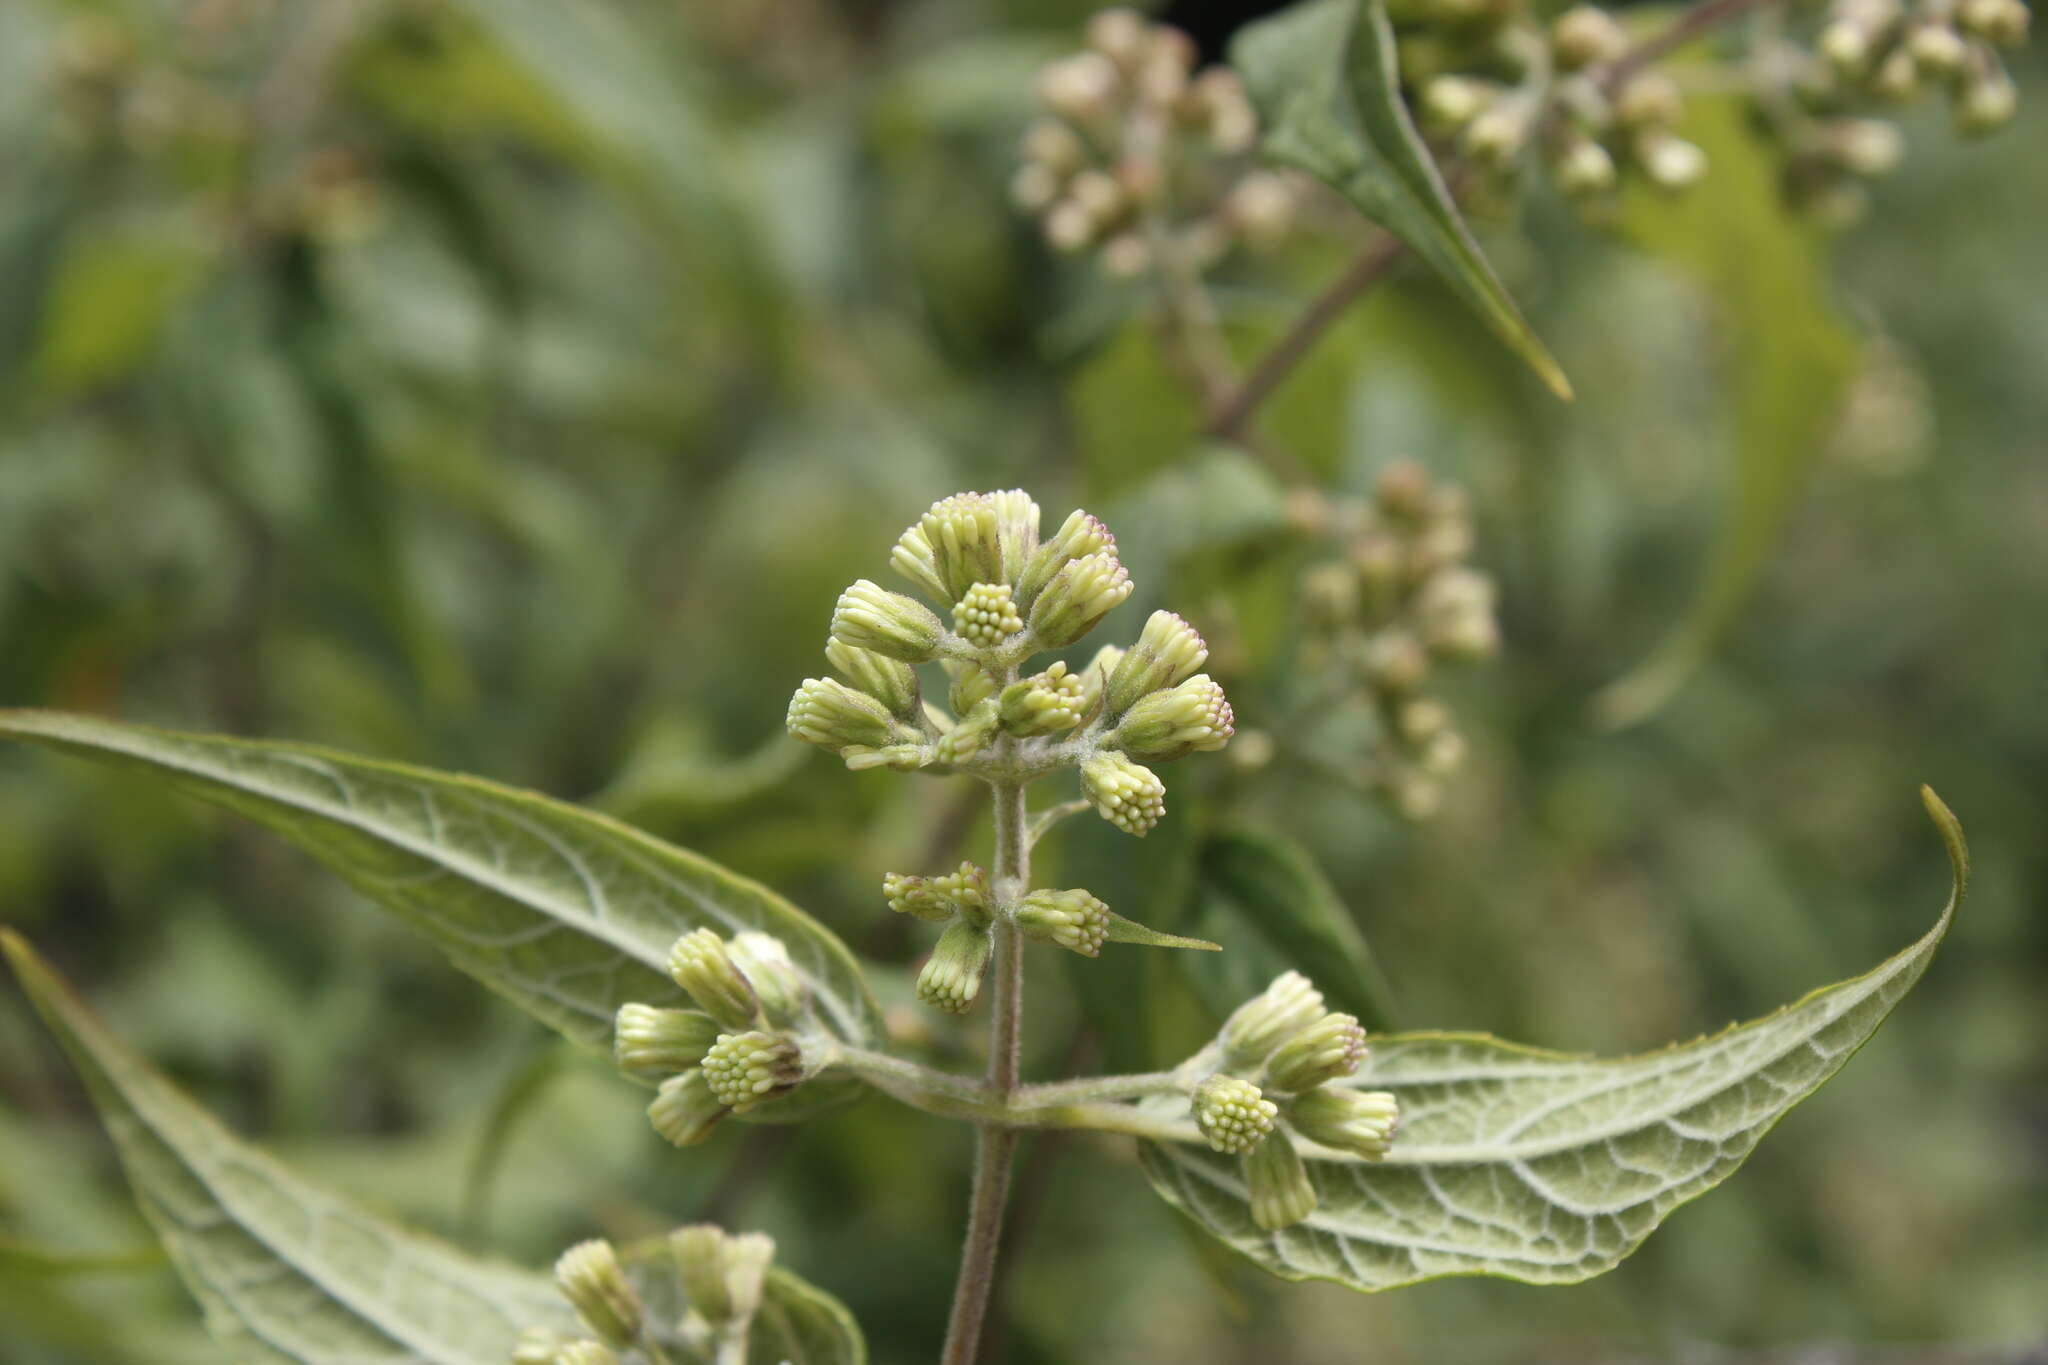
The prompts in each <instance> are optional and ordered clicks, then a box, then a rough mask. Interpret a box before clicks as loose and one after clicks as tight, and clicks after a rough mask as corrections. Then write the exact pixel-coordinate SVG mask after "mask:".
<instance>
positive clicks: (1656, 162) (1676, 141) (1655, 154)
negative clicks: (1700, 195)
mask: <svg viewBox="0 0 2048 1365" xmlns="http://www.w3.org/2000/svg"><path fill="white" fill-rule="evenodd" d="M1635 153H1636V160H1638V161H1640V162H1641V163H1642V165H1643V173H1644V174H1645V175H1647V176H1649V177H1650V180H1651V182H1652V183H1653V184H1655V185H1656V186H1657V188H1659V189H1663V190H1682V189H1686V188H1689V187H1690V186H1692V185H1695V184H1697V183H1699V179H1700V177H1701V176H1703V175H1705V174H1706V173H1707V154H1706V153H1705V152H1703V151H1701V150H1700V149H1699V148H1698V147H1696V146H1694V145H1693V144H1692V143H1690V142H1687V141H1686V140H1685V139H1684V138H1682V137H1674V136H1672V135H1671V134H1669V133H1664V132H1649V133H1644V134H1643V135H1642V136H1640V137H1638V138H1637V139H1636V146H1635Z"/></svg>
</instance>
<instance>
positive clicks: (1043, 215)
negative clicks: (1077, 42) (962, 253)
mask: <svg viewBox="0 0 2048 1365" xmlns="http://www.w3.org/2000/svg"><path fill="white" fill-rule="evenodd" d="M1195 61H1196V51H1195V45H1194V42H1193V40H1191V39H1190V38H1189V37H1188V36H1187V35H1186V34H1185V33H1183V32H1181V31H1180V30H1179V29H1176V28H1171V27H1168V26H1166V25H1164V24H1155V23H1153V22H1151V21H1150V20H1148V19H1146V18H1145V17H1144V16H1143V15H1141V14H1139V13H1138V12H1137V11H1136V10H1131V9H1123V8H1114V9H1106V10H1101V11H1098V12H1097V13H1096V15H1095V16H1094V18H1093V19H1092V20H1091V21H1090V22H1089V25H1088V46H1087V47H1086V48H1085V49H1084V50H1082V51H1080V52H1077V53H1074V54H1072V55H1070V56H1066V57H1062V58H1060V59H1058V60H1057V61H1054V62H1051V63H1049V64H1047V65H1046V66H1045V67H1043V68H1042V69H1041V70H1040V71H1039V75H1038V98H1039V103H1040V104H1041V105H1042V106H1043V107H1044V110H1045V113H1044V115H1043V116H1042V117H1041V118H1040V119H1039V120H1038V121H1037V122H1035V123H1033V124H1032V125H1031V126H1030V128H1029V129H1027V130H1026V132H1025V134H1024V138H1023V144H1022V147H1021V164H1020V165H1019V166H1018V168H1017V172H1016V174H1015V176H1014V177H1013V178H1012V179H1011V182H1010V195H1011V198H1012V199H1013V200H1014V201H1015V202H1016V204H1017V206H1018V207H1019V208H1021V209H1023V210H1024V211H1025V212H1027V213H1030V214H1033V215H1035V216H1037V218H1038V219H1039V221H1040V223H1041V225H1042V226H1043V228H1044V231H1045V235H1046V238H1047V240H1048V241H1050V242H1051V243H1052V245H1053V246H1054V247H1056V248H1057V249H1059V250H1061V251H1065V252H1082V251H1094V252H1095V253H1096V259H1097V262H1098V264H1099V265H1100V266H1101V268H1102V269H1103V270H1104V271H1105V272H1106V273H1108V274H1110V275H1115V276H1121V277H1132V276H1137V275H1142V274H1144V273H1146V272H1148V271H1150V270H1151V269H1153V268H1154V266H1155V265H1157V264H1158V261H1157V260H1156V253H1158V252H1161V251H1172V252H1175V253H1178V254H1179V255H1180V256H1181V257H1182V258H1183V259H1184V260H1185V261H1186V262H1187V263H1188V264H1189V265H1191V266H1193V267H1194V268H1196V269H1200V268H1203V267H1206V266H1208V265H1211V264H1214V263H1215V262H1216V261H1218V260H1220V259H1221V258H1222V257H1223V256H1224V255H1225V254H1226V253H1227V252H1228V251H1229V250H1230V249H1231V247H1232V246H1233V245H1236V244H1239V243H1243V244H1247V245H1250V246H1253V247H1266V246H1270V245H1273V244H1275V243H1277V242H1279V241H1280V240H1282V239H1283V238H1285V237H1286V235H1287V234H1288V232H1289V231H1290V230H1291V229H1292V227H1293V224H1294V221H1295V218H1296V216H1297V213H1298V208H1299V200H1300V197H1301V193H1302V192H1301V190H1300V189H1299V188H1297V183H1296V182H1295V181H1294V180H1292V179H1291V178H1288V177H1285V176H1281V175H1277V174H1274V173H1273V172H1270V171H1263V170H1257V169H1253V168H1252V166H1251V164H1250V153H1251V151H1252V148H1253V145H1254V144H1255V143H1256V142H1257V141H1258V132H1259V127H1258V116H1257V115H1256V114H1255V113H1254V112H1253V111H1252V106H1251V101H1250V100H1249V99H1248V98H1246V96H1245V92H1244V86H1243V84H1242V83H1241V82H1240V81H1239V80H1238V78H1237V74H1236V73H1235V72H1233V71H1231V70H1230V69H1229V68H1228V67H1220V66H1217V67H1209V68H1207V69H1205V70H1203V71H1200V72H1197V71H1195V69H1194V67H1195Z"/></svg>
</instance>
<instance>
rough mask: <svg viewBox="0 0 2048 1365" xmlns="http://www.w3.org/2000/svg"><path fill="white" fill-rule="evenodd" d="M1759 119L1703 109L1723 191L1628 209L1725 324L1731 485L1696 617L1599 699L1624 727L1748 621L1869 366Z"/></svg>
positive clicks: (1722, 341) (1694, 123)
mask: <svg viewBox="0 0 2048 1365" xmlns="http://www.w3.org/2000/svg"><path fill="white" fill-rule="evenodd" d="M1745 117H1746V115H1745V113H1744V110H1743V109H1742V108H1741V106H1740V105H1739V104H1738V103H1737V102H1736V101H1733V100H1697V101H1693V102H1691V103H1689V104H1688V118H1687V123H1686V127H1685V132H1686V134H1687V136H1689V137H1690V138H1692V139H1693V140H1694V141H1696V142H1697V143H1699V145H1700V146H1702V147H1704V148H1705V149H1706V151H1707V155H1708V157H1709V159H1710V160H1711V161H1712V162H1713V166H1714V183H1713V186H1712V189H1711V192H1709V193H1706V194H1688V195H1681V196H1677V197H1673V196H1670V195H1664V194H1657V193H1654V192H1649V191H1645V190H1643V189H1642V187H1640V186H1637V187H1636V190H1635V192H1633V193H1631V194H1630V196H1629V197H1628V199H1627V201H1626V204H1625V213H1624V219H1623V227H1624V230H1625V231H1626V232H1627V234H1628V236H1629V237H1630V238H1631V239H1632V240H1633V241H1635V242H1636V243H1637V244H1639V245H1640V246H1642V247H1643V248H1645V249H1646V250H1648V251H1650V252H1652V253H1653V254H1655V255H1657V256H1658V257H1660V258H1662V259H1664V260H1668V261H1670V262H1673V263H1674V264H1676V265H1678V266H1679V267H1680V268H1681V269H1683V270H1685V271H1687V272H1688V273H1690V274H1691V275H1692V276H1693V277H1694V278H1695V280H1696V281H1697V283H1698V284H1699V285H1700V286H1701V288H1702V290H1703V292H1704V295H1705V297H1706V298H1707V299H1708V300H1709V301H1710V303H1711V305H1712V307H1713V308H1714V310H1715V312H1716V313H1717V315H1718V316H1717V322H1718V323H1719V329H1718V330H1719V332H1720V336H1719V339H1718V340H1719V345H1718V350H1719V352H1720V360H1721V368H1722V369H1723V370H1724V371H1725V372H1726V374H1727V376H1728V378H1727V404H1726V408H1727V412H1728V426H1727V431H1726V439H1727V442H1728V483H1729V487H1728V491H1727V494H1726V504H1727V505H1726V507H1725V509H1724V511H1723V512H1722V517H1721V525H1720V530H1719V533H1718V535H1717V537H1716V540H1715V543H1714V549H1713V554H1712V558H1711V560H1710V562H1709V563H1708V565H1707V568H1706V572H1705V574H1704V575H1703V577H1702V579H1701V583H1700V587H1699V589H1698V591H1697V593H1696V595H1695V596H1694V598H1693V602H1692V605H1691V607H1690V608H1689V609H1688V610H1687V611H1686V612H1685V614H1684V615H1683V616H1681V617H1680V618H1679V620H1678V623H1677V624H1676V625H1675V626H1673V627H1672V629H1671V632H1670V633H1669V634H1668V635H1667V636H1665V638H1664V639H1663V641H1662V642H1660V643H1659V645H1658V646H1657V648H1656V649H1655V650H1654V651H1653V652H1652V653H1651V654H1650V656H1649V657H1648V658H1647V659H1645V660H1644V661H1643V662H1642V663H1640V664H1638V665H1637V666H1636V667H1635V668H1634V669H1632V670H1630V671H1629V673H1628V674H1627V675H1625V676H1624V677H1622V678H1620V679H1618V680H1617V681H1615V682H1613V683H1611V684H1609V685H1608V686H1607V687H1606V688H1604V689H1603V690H1602V691H1601V692H1600V694H1599V696H1598V697H1597V698H1595V701H1594V709H1595V711H1596V713H1597V714H1598V715H1599V717H1600V718H1601V720H1603V721H1604V722H1606V723H1607V724H1609V725H1612V726H1617V727H1618V726H1624V725H1630V724H1634V723H1635V722H1637V721H1640V720H1643V719H1646V718H1647V717H1648V716H1650V715H1651V714H1652V713H1653V712H1655V711H1656V710H1658V709H1659V708H1660V707H1661V706H1663V704H1664V703H1665V702H1666V701H1668V700H1669V699H1670V698H1671V696H1672V694H1673V693H1675V692H1676V691H1677V690H1678V689H1679V687H1680V686H1681V685H1683V684H1684V682H1685V681H1686V679H1687V678H1689V677H1690V676H1691V675H1692V673H1693V671H1694V670H1695V669H1696V668H1698V667H1699V665H1700V664H1701V663H1702V662H1703V661H1704V660H1705V658H1706V656H1707V654H1708V651H1709V650H1711V649H1712V648H1713V645H1714V642H1715V641H1716V640H1717V639H1719V638H1720V635H1721V632H1722V631H1723V630H1725V629H1726V628H1727V626H1728V625H1729V623H1730V622H1731V621H1732V620H1733V619H1734V618H1735V615H1736V613H1737V612H1739V611H1740V610H1741V608H1742V604H1743V603H1744V602H1745V601H1746V600H1747V599H1748V597H1749V594H1750V590H1751V589H1752V588H1753V587H1754V586H1755V585H1756V581H1757V579H1758V577H1759V576H1760V575H1761V574H1762V573H1763V571H1764V568H1765V566H1766V565H1768V564H1769V562H1770V558H1771V552H1772V550H1773V549H1774V548H1775V547H1776V545H1777V540H1778V533H1779V531H1780V529H1781V528H1782V527H1783V526H1784V523H1785V518H1786V517H1787V515H1789V513H1790V512H1791V509H1792V504H1793V501H1794V499H1795V498H1796V497H1797V496H1798V493H1799V491H1800V489H1801V488H1803V487H1804V486H1805V482H1806V479H1805V475H1806V471H1807V469H1808V468H1809V467H1810V466H1811V465H1812V463H1813V460H1814V457H1815V456H1816V455H1818V454H1819V452H1820V451H1821V449H1822V448H1823V445H1824V444H1825V441H1826V437H1827V434H1828V430H1829V427H1830V424H1831V423H1832V421H1833V420H1834V418H1835V417H1836V415H1837V413H1838V411H1839V405H1840V403H1841V400H1842V397H1843V394H1844V392H1845V390H1846V388H1847V386H1848V383H1849V380H1850V378H1851V376H1852V375H1853V374H1854V372H1855V368H1856V352H1857V346H1856V338H1855V337H1854V335H1853V334H1852V333H1851V332H1850V331H1849V330H1848V329H1847V328H1846V327H1845V326H1844V325H1843V322H1842V317H1841V313H1840V312H1839V311H1838V310H1837V309H1836V308H1835V306H1834V304H1833V302H1832V300H1830V298H1829V297H1828V286H1827V278H1828V269H1827V259H1826V251H1825V238H1824V236H1823V233H1822V229H1820V228H1818V227H1816V226H1815V225H1814V224H1813V223H1812V222H1810V221H1807V220H1804V219H1801V218H1799V217H1798V216H1797V215H1795V214H1794V212H1793V211H1792V210H1791V209H1789V208H1787V207H1786V206H1785V202H1784V196H1783V195H1782V193H1781V192H1780V190H1779V185H1778V170H1777V165H1776V162H1775V161H1774V159H1773V157H1772V155H1771V153H1770V152H1769V151H1768V150H1767V149H1766V148H1765V147H1764V146H1763V145H1762V144H1761V143H1760V142H1759V140H1758V139H1757V138H1756V136H1755V135H1754V134H1752V133H1751V132H1749V131H1748V130H1747V129H1746V127H1745V126H1744V119H1745Z"/></svg>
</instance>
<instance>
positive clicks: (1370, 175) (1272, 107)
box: [1231, 0, 1571, 398]
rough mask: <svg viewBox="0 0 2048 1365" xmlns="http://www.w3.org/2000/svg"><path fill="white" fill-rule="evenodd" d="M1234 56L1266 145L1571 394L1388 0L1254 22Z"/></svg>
mask: <svg viewBox="0 0 2048 1365" xmlns="http://www.w3.org/2000/svg"><path fill="white" fill-rule="evenodd" d="M1231 58H1232V61H1233V63H1234V64H1235V65H1236V66H1237V68H1238V70H1239V71H1240V72H1241V73H1242V74H1243V76H1244V80H1245V86H1246V89H1247V90H1248V92H1249V93H1250V94H1251V97H1252V100H1253V102H1254V103H1255V104H1256V105H1257V106H1258V110H1259V117H1260V119H1261V121H1262V122H1263V123H1264V125H1265V127H1266V129H1267V132H1266V140H1265V143H1264V146H1263V150H1264V154H1265V156H1266V157H1267V158H1268V159H1269V160H1271V161H1274V162H1277V163H1279V164H1281V165H1284V166H1290V167H1292V168H1294V169H1296V170H1299V171H1303V172H1306V173H1307V174H1309V175H1312V176H1314V177H1315V178H1316V179H1318V180H1321V181H1323V182H1324V183H1325V184H1327V185H1329V186H1330V187H1331V188H1332V189H1335V190H1336V191H1337V192H1338V193H1340V194H1342V195H1343V196H1344V197H1345V198H1347V199H1349V200H1350V201H1351V202H1352V203H1353V204H1354V205H1356V206H1357V208H1358V209H1359V211H1360V212H1362V213H1364V214H1365V215H1366V217H1368V218H1370V219H1372V220H1373V221H1374V222H1376V223H1378V224H1379V225H1380V226H1381V227H1384V228H1385V229H1386V230H1387V231H1389V232H1391V233H1393V234H1394V235H1395V236H1396V237H1399V238H1400V239H1401V240H1402V241H1403V242H1405V243H1406V244H1407V245H1408V247H1409V248H1410V249H1411V250H1413V251H1414V252H1415V254H1416V255H1417V256H1418V257H1420V258H1421V259H1422V260H1423V261H1424V262H1425V263H1427V264H1428V266H1429V267H1430V269H1431V270H1433V271H1435V272H1436V274H1437V275H1438V276H1439V277H1440V278H1441V279H1442V280H1443V281H1444V283H1445V284H1446V285H1447V286H1448V287H1449V288H1450V289H1451V290H1452V292H1454V293H1455V294H1457V296H1458V297H1459V298H1460V299H1461V300H1462V301H1463V302H1464V303H1465V304H1466V305H1467V306H1469V307H1470V308H1471V309H1472V310H1473V311H1474V312H1476V313H1478V314H1479V316H1480V317H1481V318H1482V319H1483V320H1484V321H1485V322H1486V324H1487V326H1488V327H1490V328H1492V329H1493V331H1494V333H1495V335H1497V336H1498V337H1500V339H1501V340H1502V341H1503V342H1505V343H1506V344H1507V346H1508V347H1509V348H1510V349H1511V350H1513V351H1514V352H1515V353H1516V354H1517V355H1519V356H1521V357H1522V359H1523V360H1525V361H1526V362H1528V364H1529V367H1530V368H1531V369H1533V370H1534V371H1535V372H1536V374H1537V375H1538V377H1540V378H1541V379H1542V380H1543V382H1544V383H1545V384H1547V385H1548V386H1549V387H1550V389H1551V390H1552V391H1553V392H1554V393H1556V394H1557V395H1558V396H1559V397H1561V398H1570V397H1571V384H1570V382H1569V381H1568V380H1567V379H1566V378H1565V375H1564V371H1563V369H1562V368H1560V367H1559V365H1558V363H1557V361H1556V359H1555V358H1554V357H1552V356H1551V354H1550V352H1549V350H1548V349H1546V348H1545V346H1544V345H1543V342H1542V341H1541V340H1540V339H1539V338H1538V337H1537V336H1536V333H1535V332H1534V331H1533V330H1532V329H1531V328H1530V326H1529V324H1528V322H1527V321H1526V320H1525V319H1524V318H1523V317H1522V314H1521V311H1520V310H1519V309H1518V308H1516V307H1515V302H1514V300H1513V298H1512V297H1510V296H1509V294H1508V291H1507V288H1506V287H1505V286H1504V285H1502V284H1501V282H1500V277H1499V276H1497V275H1496V274H1494V271H1493V267H1492V265H1491V264H1489V263H1488V261H1487V259H1486V257H1485V255H1484V254H1483V253H1482V252H1481V251H1480V249H1479V245H1478V243H1477V242H1475V241H1474V240H1473V238H1472V233H1471V230H1470V229H1469V228H1467V227H1466V225H1465V220H1464V218H1463V217H1462V216H1461V215H1460V214H1459V212H1458V206H1457V203H1456V201H1455V200H1454V199H1453V197H1452V195H1451V191H1450V188H1449V186H1447V185H1446V184H1445V183H1444V179H1443V176H1442V175H1441V174H1440V173H1439V172H1438V170H1437V168H1436V163H1435V162H1434V161H1433V160H1432V159H1431V157H1430V154H1429V149H1428V148H1427V146H1425V145H1424V143H1423V141H1422V137H1421V134H1419V133H1418V132H1417V131H1416V129H1415V125H1414V122H1413V120H1412V119H1410V117H1409V115H1408V110H1407V106H1406V105H1405V104H1404V103H1402V100H1401V91H1400V72H1399V69H1398V65H1397V62H1396V57H1395V41H1394V31H1393V27H1392V25H1391V24H1390V23H1389V22H1388V20H1387V15H1386V8H1385V5H1384V4H1383V3H1382V0H1311V2H1310V3H1306V4H1297V5H1294V6H1292V7H1290V8H1288V9H1286V10H1283V11H1281V12H1280V13H1278V14H1276V15H1273V16H1272V17H1270V18H1267V19H1263V20H1261V21H1259V22H1258V23H1256V24H1253V25H1251V26H1250V27H1248V28H1246V29H1245V30H1244V32H1243V33H1242V34H1241V35H1239V37H1238V39H1237V41H1236V42H1235V43H1234V44H1233V45H1232V48H1231Z"/></svg>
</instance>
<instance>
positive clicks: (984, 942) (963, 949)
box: [917, 919, 994, 1014]
mask: <svg viewBox="0 0 2048 1365" xmlns="http://www.w3.org/2000/svg"><path fill="white" fill-rule="evenodd" d="M992 951H994V943H993V942H992V941H991V939H990V937H989V931H988V929H987V928H986V927H985V926H983V925H977V924H972V923H969V922H968V921H967V920H964V919H956V920H954V921H953V922H952V923H951V924H949V925H947V926H946V932H945V933H943V934H940V935H939V942H938V946H937V947H935V948H933V949H932V955H931V957H930V959H929V960H927V961H926V962H925V964H924V970H923V971H921V972H919V973H918V975H917V998H918V999H920V1000H922V1001H924V1002H925V1003H926V1004H927V1005H930V1006H931V1007H932V1008H934V1009H940V1010H944V1011H946V1013H948V1014H965V1013H967V1011H968V1009H969V1008H971V1007H972V1006H973V1004H974V997H975V996H977V995H979V994H980V993H981V978H982V974H983V973H984V972H986V971H987V970H988V959H989V954H990V953H991V952H992Z"/></svg>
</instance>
